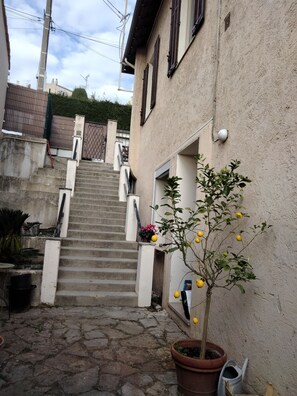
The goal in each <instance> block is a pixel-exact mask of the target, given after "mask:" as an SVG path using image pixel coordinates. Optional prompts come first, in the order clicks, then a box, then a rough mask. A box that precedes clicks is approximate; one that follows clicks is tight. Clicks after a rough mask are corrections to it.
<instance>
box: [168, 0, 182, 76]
mask: <svg viewBox="0 0 297 396" xmlns="http://www.w3.org/2000/svg"><path fill="white" fill-rule="evenodd" d="M180 5H181V0H172V8H171V26H170V40H169V54H168V73H167V76H168V77H170V76H171V75H172V74H173V72H174V70H175V68H176V66H177V49H178V34H179V18H180Z"/></svg>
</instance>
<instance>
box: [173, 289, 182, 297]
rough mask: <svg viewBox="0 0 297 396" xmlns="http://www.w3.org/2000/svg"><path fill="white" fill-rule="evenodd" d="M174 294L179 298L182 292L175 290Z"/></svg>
mask: <svg viewBox="0 0 297 396" xmlns="http://www.w3.org/2000/svg"><path fill="white" fill-rule="evenodd" d="M173 295H174V297H175V298H179V297H180V292H179V291H178V290H175V292H174V294H173Z"/></svg>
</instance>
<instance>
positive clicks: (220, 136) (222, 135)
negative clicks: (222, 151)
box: [218, 129, 228, 143]
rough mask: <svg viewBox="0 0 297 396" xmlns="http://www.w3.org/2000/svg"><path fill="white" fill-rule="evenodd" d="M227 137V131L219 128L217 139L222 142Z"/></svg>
mask: <svg viewBox="0 0 297 396" xmlns="http://www.w3.org/2000/svg"><path fill="white" fill-rule="evenodd" d="M227 139H228V131H227V129H220V130H219V132H218V140H219V141H220V142H222V143H224V142H225V141H226V140H227Z"/></svg>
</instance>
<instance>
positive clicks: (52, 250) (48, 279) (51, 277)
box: [40, 238, 61, 305]
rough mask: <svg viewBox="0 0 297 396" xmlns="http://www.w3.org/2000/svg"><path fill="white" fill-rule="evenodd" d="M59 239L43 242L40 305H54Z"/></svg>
mask: <svg viewBox="0 0 297 396" xmlns="http://www.w3.org/2000/svg"><path fill="white" fill-rule="evenodd" d="M60 249H61V239H59V238H51V239H47V240H46V242H45V249H44V261H43V271H42V282H41V295H40V302H41V303H42V304H49V305H54V304H55V297H56V290H57V281H58V271H59V261H60Z"/></svg>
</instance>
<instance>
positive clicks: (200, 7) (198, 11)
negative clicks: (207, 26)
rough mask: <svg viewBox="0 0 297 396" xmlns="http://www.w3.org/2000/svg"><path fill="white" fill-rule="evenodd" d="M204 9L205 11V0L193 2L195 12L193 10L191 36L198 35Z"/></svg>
mask: <svg viewBox="0 0 297 396" xmlns="http://www.w3.org/2000/svg"><path fill="white" fill-rule="evenodd" d="M204 9H205V0H196V1H195V10H194V24H193V27H192V35H193V36H194V35H195V34H197V33H198V31H199V29H200V27H201V26H202V23H203V21H204Z"/></svg>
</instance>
